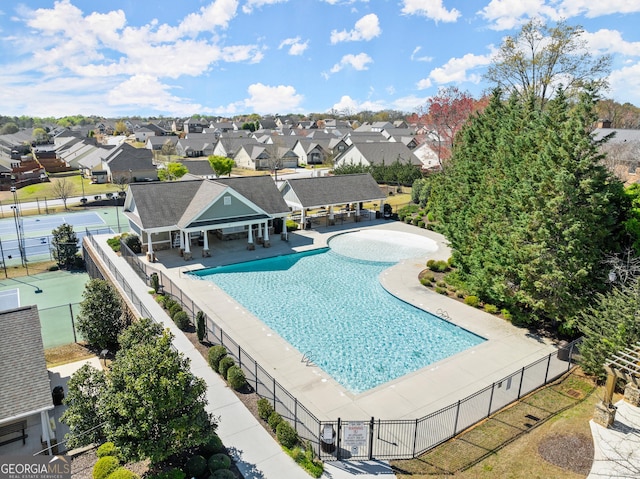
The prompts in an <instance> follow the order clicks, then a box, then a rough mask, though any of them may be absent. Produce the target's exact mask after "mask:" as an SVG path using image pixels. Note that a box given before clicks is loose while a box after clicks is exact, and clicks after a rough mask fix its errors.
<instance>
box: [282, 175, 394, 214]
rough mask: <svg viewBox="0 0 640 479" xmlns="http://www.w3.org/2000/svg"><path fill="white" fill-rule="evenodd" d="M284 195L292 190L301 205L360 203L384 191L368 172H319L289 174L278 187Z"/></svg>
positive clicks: (377, 197)
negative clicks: (316, 174) (308, 175)
mask: <svg viewBox="0 0 640 479" xmlns="http://www.w3.org/2000/svg"><path fill="white" fill-rule="evenodd" d="M281 189H282V191H283V193H285V197H287V195H286V193H287V190H290V191H292V192H293V193H294V194H295V197H296V198H297V200H298V201H297V202H298V203H299V205H301V206H302V207H303V208H314V207H319V206H324V205H338V204H347V203H360V202H363V201H374V200H383V199H384V198H386V195H385V194H384V193H383V192H382V191H381V190H380V187H379V186H378V183H376V180H374V179H373V177H372V176H371V175H370V174H369V173H364V174H355V175H336V176H321V177H318V178H293V179H289V180H286V181H285V183H284V186H283V187H281Z"/></svg>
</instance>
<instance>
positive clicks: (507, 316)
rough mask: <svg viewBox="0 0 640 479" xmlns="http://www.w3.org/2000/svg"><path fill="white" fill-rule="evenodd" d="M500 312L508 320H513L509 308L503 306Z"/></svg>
mask: <svg viewBox="0 0 640 479" xmlns="http://www.w3.org/2000/svg"><path fill="white" fill-rule="evenodd" d="M500 312H501V313H502V317H503V318H504V319H506V320H507V321H511V313H510V312H509V310H508V309H505V308H503V309H502V310H501V311H500Z"/></svg>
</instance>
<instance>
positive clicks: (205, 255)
mask: <svg viewBox="0 0 640 479" xmlns="http://www.w3.org/2000/svg"><path fill="white" fill-rule="evenodd" d="M202 234H203V235H204V242H203V244H202V257H203V258H208V257H209V256H211V252H210V251H209V231H207V230H204V231H203V232H202Z"/></svg>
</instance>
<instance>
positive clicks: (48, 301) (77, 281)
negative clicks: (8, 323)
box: [0, 271, 89, 349]
mask: <svg viewBox="0 0 640 479" xmlns="http://www.w3.org/2000/svg"><path fill="white" fill-rule="evenodd" d="M87 281H89V275H88V274H87V273H84V272H82V273H76V272H73V273H72V272H68V271H52V272H47V273H41V274H37V275H32V276H23V277H20V278H13V279H4V280H2V281H0V296H3V297H6V299H7V300H12V299H13V298H15V297H16V296H17V297H19V301H20V305H21V306H28V305H32V304H35V305H37V306H38V313H39V315H40V325H41V332H42V340H43V342H44V347H45V349H47V348H52V347H56V346H62V345H64V344H70V343H72V342H74V320H75V318H76V316H77V315H78V313H79V311H80V306H79V304H78V303H80V301H82V292H83V291H84V285H85V284H86V283H87ZM75 337H76V338H77V339H78V341H80V340H81V338H80V337H79V336H78V335H76V336H75Z"/></svg>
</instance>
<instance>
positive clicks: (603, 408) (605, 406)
mask: <svg viewBox="0 0 640 479" xmlns="http://www.w3.org/2000/svg"><path fill="white" fill-rule="evenodd" d="M606 369H607V382H606V383H605V385H604V397H603V398H602V401H600V402H599V403H597V404H596V410H595V411H594V413H593V422H595V423H596V424H599V425H600V426H603V427H606V428H609V427H611V425H613V421H614V420H615V419H616V407H615V406H614V405H613V403H612V402H611V400H612V399H613V393H614V391H615V388H616V379H617V376H616V374H615V373H614V372H613V371H611V370H610V369H609V368H606Z"/></svg>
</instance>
